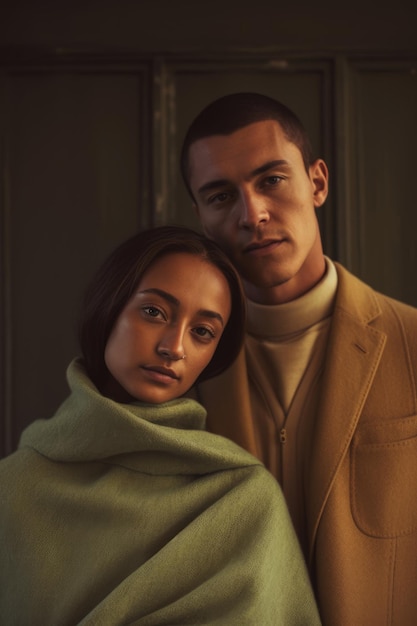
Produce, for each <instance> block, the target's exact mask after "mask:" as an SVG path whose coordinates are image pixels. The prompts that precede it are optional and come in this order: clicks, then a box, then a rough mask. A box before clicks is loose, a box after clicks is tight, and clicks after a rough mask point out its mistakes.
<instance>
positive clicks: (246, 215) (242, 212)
mask: <svg viewBox="0 0 417 626" xmlns="http://www.w3.org/2000/svg"><path fill="white" fill-rule="evenodd" d="M238 203H239V206H238V209H239V226H240V227H241V228H246V229H253V228H257V227H258V226H259V224H262V223H266V222H268V221H269V212H268V210H267V208H266V206H265V199H264V198H262V197H260V196H259V195H257V194H256V193H255V192H254V191H242V192H241V194H240V197H239V200H238Z"/></svg>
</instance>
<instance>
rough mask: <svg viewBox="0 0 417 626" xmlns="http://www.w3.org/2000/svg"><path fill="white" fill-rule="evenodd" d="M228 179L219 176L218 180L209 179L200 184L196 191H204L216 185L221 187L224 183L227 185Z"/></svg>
mask: <svg viewBox="0 0 417 626" xmlns="http://www.w3.org/2000/svg"><path fill="white" fill-rule="evenodd" d="M228 184H229V181H228V180H227V179H226V178H219V179H218V180H210V181H209V182H208V183H204V185H201V187H200V188H199V189H197V192H198V193H204V192H205V191H210V190H211V189H217V188H218V187H223V186H224V185H228Z"/></svg>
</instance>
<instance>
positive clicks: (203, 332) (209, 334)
mask: <svg viewBox="0 0 417 626" xmlns="http://www.w3.org/2000/svg"><path fill="white" fill-rule="evenodd" d="M193 332H194V333H195V334H196V335H198V336H199V337H202V338H203V339H214V337H215V334H214V332H213V331H212V330H211V329H210V328H206V327H205V326H197V327H196V328H194V331H193Z"/></svg>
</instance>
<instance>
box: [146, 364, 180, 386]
mask: <svg viewBox="0 0 417 626" xmlns="http://www.w3.org/2000/svg"><path fill="white" fill-rule="evenodd" d="M142 369H143V370H144V371H145V372H146V374H147V376H149V378H151V379H152V380H154V381H155V382H160V383H172V382H175V381H176V380H178V379H179V376H178V374H176V373H175V372H174V370H172V369H170V368H168V367H163V366H160V365H146V366H143V367H142Z"/></svg>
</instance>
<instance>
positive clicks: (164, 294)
mask: <svg viewBox="0 0 417 626" xmlns="http://www.w3.org/2000/svg"><path fill="white" fill-rule="evenodd" d="M142 293H155V294H156V295H157V296H161V298H163V299H164V300H166V301H167V302H170V303H171V304H175V305H176V306H178V305H179V304H180V301H179V300H178V298H176V297H175V296H173V295H172V294H171V293H168V292H167V291H164V290H163V289H158V288H157V287H155V288H149V289H142V290H141V291H138V295H139V294H142Z"/></svg>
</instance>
